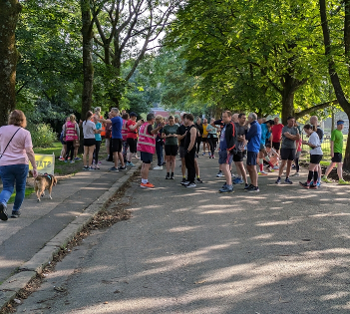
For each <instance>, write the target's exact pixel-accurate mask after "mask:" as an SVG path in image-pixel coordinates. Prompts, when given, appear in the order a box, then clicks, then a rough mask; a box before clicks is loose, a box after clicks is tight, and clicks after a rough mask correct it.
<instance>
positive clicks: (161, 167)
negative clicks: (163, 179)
mask: <svg viewBox="0 0 350 314" xmlns="http://www.w3.org/2000/svg"><path fill="white" fill-rule="evenodd" d="M153 170H163V166H157V167H154V168H153Z"/></svg>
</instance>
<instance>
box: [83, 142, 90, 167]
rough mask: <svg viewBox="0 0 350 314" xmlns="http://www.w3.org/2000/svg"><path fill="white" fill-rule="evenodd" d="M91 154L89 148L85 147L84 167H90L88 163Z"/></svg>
mask: <svg viewBox="0 0 350 314" xmlns="http://www.w3.org/2000/svg"><path fill="white" fill-rule="evenodd" d="M88 153H89V147H88V146H84V155H83V164H84V167H88V163H87V155H88Z"/></svg>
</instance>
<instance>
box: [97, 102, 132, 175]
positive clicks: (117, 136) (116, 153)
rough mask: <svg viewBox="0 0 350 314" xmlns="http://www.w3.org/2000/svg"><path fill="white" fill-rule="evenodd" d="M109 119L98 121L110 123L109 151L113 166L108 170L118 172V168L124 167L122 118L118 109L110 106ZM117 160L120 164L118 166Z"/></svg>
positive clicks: (122, 168)
mask: <svg viewBox="0 0 350 314" xmlns="http://www.w3.org/2000/svg"><path fill="white" fill-rule="evenodd" d="M110 117H111V118H110V119H108V120H104V119H99V121H100V122H104V123H108V122H110V123H112V146H111V149H112V151H111V153H113V160H114V167H112V168H110V169H109V170H110V171H114V172H118V171H119V170H124V169H126V166H125V163H124V158H123V154H122V149H123V136H122V127H123V119H122V118H121V117H120V114H119V109H118V108H112V109H111V112H110ZM119 160H120V164H121V166H120V167H119Z"/></svg>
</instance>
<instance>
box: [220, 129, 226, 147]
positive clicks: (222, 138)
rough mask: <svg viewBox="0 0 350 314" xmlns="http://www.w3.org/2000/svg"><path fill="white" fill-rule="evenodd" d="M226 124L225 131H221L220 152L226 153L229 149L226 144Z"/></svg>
mask: <svg viewBox="0 0 350 314" xmlns="http://www.w3.org/2000/svg"><path fill="white" fill-rule="evenodd" d="M225 133H226V124H225V125H224V127H223V129H222V130H221V135H220V150H221V151H224V150H226V149H227V143H226V137H225Z"/></svg>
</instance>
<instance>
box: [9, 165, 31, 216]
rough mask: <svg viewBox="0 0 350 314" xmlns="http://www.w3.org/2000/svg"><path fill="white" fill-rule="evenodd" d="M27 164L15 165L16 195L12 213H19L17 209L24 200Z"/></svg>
mask: <svg viewBox="0 0 350 314" xmlns="http://www.w3.org/2000/svg"><path fill="white" fill-rule="evenodd" d="M28 170H29V166H28V165H17V168H16V173H15V176H16V197H15V203H14V204H13V209H12V215H19V214H20V213H19V210H20V208H21V205H22V203H23V201H24V197H25V192H26V183H27V175H28Z"/></svg>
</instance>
